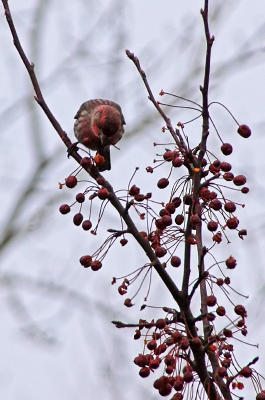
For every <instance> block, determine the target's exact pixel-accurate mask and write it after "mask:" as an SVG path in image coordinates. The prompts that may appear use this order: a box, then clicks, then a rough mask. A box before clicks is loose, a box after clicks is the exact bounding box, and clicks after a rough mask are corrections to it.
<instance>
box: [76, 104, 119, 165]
mask: <svg viewBox="0 0 265 400" xmlns="http://www.w3.org/2000/svg"><path fill="white" fill-rule="evenodd" d="M75 118H76V121H75V124H74V133H75V136H76V138H77V140H78V141H79V142H80V143H82V144H83V145H84V146H86V147H88V148H89V149H91V150H96V151H97V154H100V155H101V156H103V157H104V162H103V163H102V164H100V165H98V168H99V170H100V171H105V170H106V169H108V170H109V169H110V168H111V164H110V146H111V145H115V144H116V143H117V142H118V141H119V140H120V139H121V137H122V135H123V133H124V129H123V125H124V124H125V120H124V117H123V114H122V111H121V108H120V106H119V105H118V104H117V103H114V101H110V100H103V99H94V100H88V101H86V102H85V103H83V104H81V106H80V108H79V110H78V111H77V113H76V115H75Z"/></svg>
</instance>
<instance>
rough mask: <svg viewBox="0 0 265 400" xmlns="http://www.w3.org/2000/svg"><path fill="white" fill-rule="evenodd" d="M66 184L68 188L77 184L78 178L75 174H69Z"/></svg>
mask: <svg viewBox="0 0 265 400" xmlns="http://www.w3.org/2000/svg"><path fill="white" fill-rule="evenodd" d="M65 185H66V186H67V187H68V188H73V187H75V186H76V185H77V179H76V177H75V176H74V175H70V176H68V178H66V179H65Z"/></svg>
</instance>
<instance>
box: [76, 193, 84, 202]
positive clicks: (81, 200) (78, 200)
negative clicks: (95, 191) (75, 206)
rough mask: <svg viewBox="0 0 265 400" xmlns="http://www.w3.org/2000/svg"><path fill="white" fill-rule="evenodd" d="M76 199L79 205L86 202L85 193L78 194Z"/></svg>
mask: <svg viewBox="0 0 265 400" xmlns="http://www.w3.org/2000/svg"><path fill="white" fill-rule="evenodd" d="M75 199H76V201H77V202H78V203H83V202H84V201H85V195H84V193H77V195H76V196H75Z"/></svg>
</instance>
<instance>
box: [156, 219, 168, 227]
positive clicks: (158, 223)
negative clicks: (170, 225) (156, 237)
mask: <svg viewBox="0 0 265 400" xmlns="http://www.w3.org/2000/svg"><path fill="white" fill-rule="evenodd" d="M155 225H156V227H157V229H161V230H163V229H165V227H166V225H165V223H164V221H163V219H162V218H158V219H157V220H156V221H155Z"/></svg>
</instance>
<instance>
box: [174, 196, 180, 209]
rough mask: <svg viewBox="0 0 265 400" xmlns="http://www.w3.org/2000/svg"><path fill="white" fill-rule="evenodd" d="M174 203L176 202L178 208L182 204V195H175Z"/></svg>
mask: <svg viewBox="0 0 265 400" xmlns="http://www.w3.org/2000/svg"><path fill="white" fill-rule="evenodd" d="M172 203H174V205H175V208H178V207H179V206H180V205H181V198H180V197H173V199H172Z"/></svg>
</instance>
